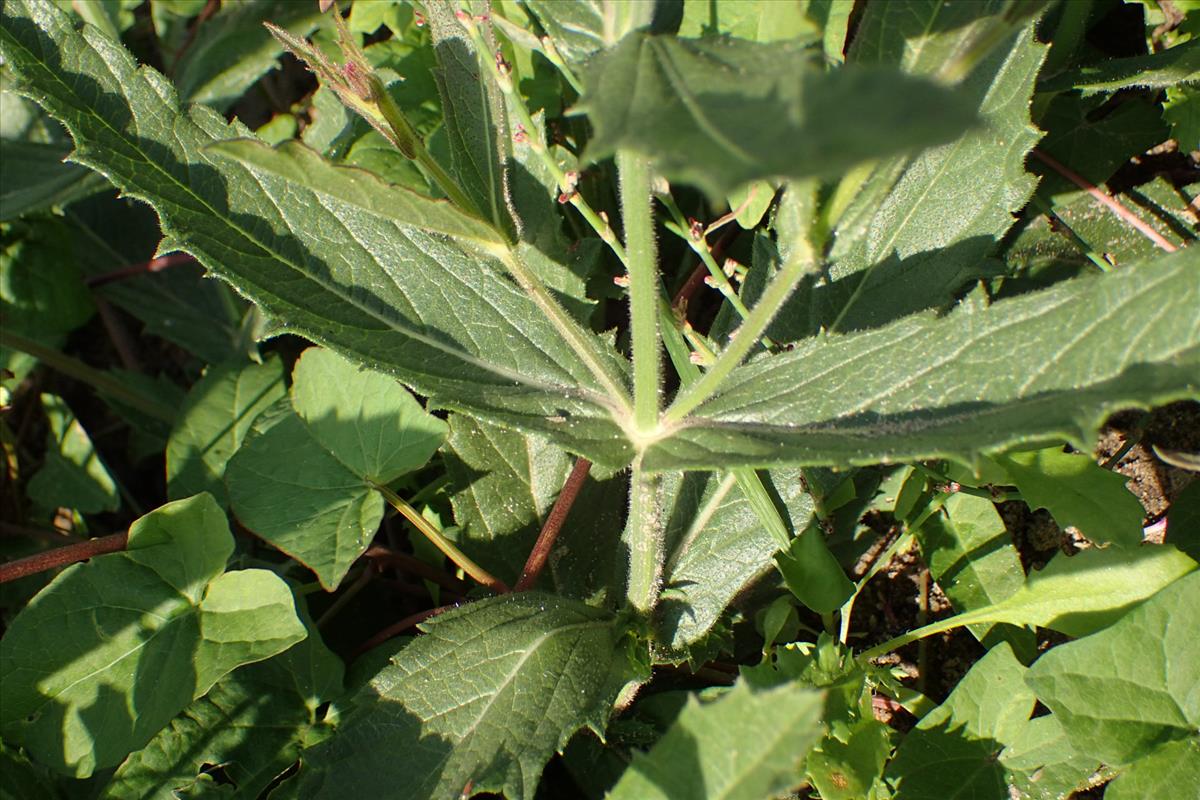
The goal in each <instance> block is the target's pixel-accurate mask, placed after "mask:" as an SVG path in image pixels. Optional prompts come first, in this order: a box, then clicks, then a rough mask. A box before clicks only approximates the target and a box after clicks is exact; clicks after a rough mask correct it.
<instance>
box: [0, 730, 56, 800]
mask: <svg viewBox="0 0 1200 800" xmlns="http://www.w3.org/2000/svg"><path fill="white" fill-rule="evenodd" d="M55 783H56V782H55V781H53V780H52V779H51V778H50V776H49V775H47V774H46V773H45V772H44V771H43V770H41V769H39V768H38V767H36V766H34V765H33V764H32V763H30V761H29V759H27V758H25V757H24V756H23V755H21V754H20V753H19V752H17V750H16V749H15V748H10V747H8V746H7V745H6V744H5V743H4V742H2V741H0V797H3V798H4V800H62V797H63V794H62V792H61V791H60V790H59V788H58V787H57V786H56V785H55Z"/></svg>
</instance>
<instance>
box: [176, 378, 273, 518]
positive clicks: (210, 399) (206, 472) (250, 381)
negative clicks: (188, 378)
mask: <svg viewBox="0 0 1200 800" xmlns="http://www.w3.org/2000/svg"><path fill="white" fill-rule="evenodd" d="M286 393H287V387H286V386H285V385H284V380H283V363H282V362H281V361H280V360H279V359H278V358H276V357H271V358H268V359H267V360H266V362H265V363H263V364H252V363H240V362H236V361H229V362H225V363H224V364H218V365H216V366H214V367H212V368H211V369H209V371H208V372H207V373H206V374H205V375H204V377H203V378H201V379H200V380H199V381H197V382H196V384H195V385H194V386H193V387H192V389H191V391H189V392H188V396H187V399H186V400H185V401H184V403H183V406H182V407H181V408H180V409H179V416H178V417H177V418H176V420H175V428H174V430H172V431H171V438H170V440H169V441H168V442H167V494H168V495H169V496H170V497H173V498H179V497H187V496H189V495H193V494H198V493H199V492H209V493H210V494H212V496H213V497H215V498H216V499H217V502H218V503H220V504H221V505H222V506H226V505H228V503H229V499H228V497H227V494H226V491H225V465H226V464H227V463H228V462H229V459H230V458H232V457H233V454H234V453H236V452H237V450H238V448H239V447H241V445H242V441H243V440H244V439H245V438H246V435H247V434H248V433H250V427H251V426H252V425H253V424H254V420H255V419H256V418H257V417H258V415H259V414H261V413H262V412H263V411H264V410H265V409H266V408H267V407H268V406H270V405H271V404H272V403H274V402H276V401H277V400H279V398H281V397H283V396H284V395H285V394H286Z"/></svg>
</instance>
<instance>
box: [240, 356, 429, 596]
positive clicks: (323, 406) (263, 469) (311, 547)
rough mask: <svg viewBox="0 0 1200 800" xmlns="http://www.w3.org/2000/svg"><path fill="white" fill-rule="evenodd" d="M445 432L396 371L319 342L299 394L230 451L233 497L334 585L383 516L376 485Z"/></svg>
mask: <svg viewBox="0 0 1200 800" xmlns="http://www.w3.org/2000/svg"><path fill="white" fill-rule="evenodd" d="M445 435H446V426H445V423H443V422H442V421H441V420H439V419H437V418H436V417H433V416H431V415H429V414H426V413H425V410H424V409H423V408H421V406H420V404H419V403H418V402H417V401H416V399H415V398H413V396H412V395H410V394H409V393H408V392H407V391H406V390H405V389H404V387H403V386H401V385H400V384H399V383H397V382H396V381H395V380H393V379H391V378H389V377H388V376H386V375H382V374H380V373H378V372H373V371H370V370H363V369H360V368H358V367H356V366H355V365H354V364H352V363H351V362H349V361H347V360H346V359H344V358H343V357H341V356H339V355H337V354H335V353H333V352H332V351H330V350H324V349H321V348H310V349H308V350H306V351H305V352H304V355H302V356H301V358H300V361H299V362H298V363H297V365H296V368H295V371H294V372H293V384H292V390H291V396H290V399H282V400H279V401H278V402H277V403H276V404H275V405H274V406H272V407H271V408H270V409H268V410H266V411H264V412H262V413H261V415H260V416H259V418H258V419H257V420H256V421H255V423H254V425H253V427H252V429H251V431H250V434H249V435H248V436H247V438H246V440H245V442H244V444H243V445H242V447H241V449H239V450H238V451H237V453H236V454H235V455H234V456H233V458H232V459H230V461H229V465H228V467H227V470H226V485H227V486H228V488H229V503H230V507H231V509H232V510H233V513H234V514H235V515H236V516H237V518H238V519H239V520H240V521H241V523H242V524H243V525H245V526H246V527H247V528H249V529H250V530H252V531H254V532H255V533H257V534H258V535H259V536H261V537H263V538H264V539H266V540H267V541H268V542H270V543H271V544H273V545H275V546H276V547H278V548H279V549H280V550H283V551H284V552H285V553H287V554H288V555H290V556H292V557H293V558H295V559H296V560H297V561H300V562H301V563H302V564H304V565H305V566H307V567H308V568H309V569H311V570H312V571H313V572H315V573H316V574H317V577H318V578H319V579H320V581H321V585H322V586H324V587H325V588H326V589H328V590H331V591H332V590H333V589H335V588H336V587H337V585H338V584H339V583H340V582H341V580H342V578H343V577H344V576H345V574H346V572H347V570H349V569H350V566H351V565H352V564H353V563H354V561H355V559H357V558H358V557H359V556H360V555H362V553H363V551H364V550H365V549H366V548H367V545H368V544H369V543H370V541H371V537H372V536H374V535H375V531H376V530H377V529H378V528H379V523H380V522H381V521H382V520H383V498H382V497H381V496H380V495H379V493H378V492H376V491H375V489H374V488H373V486H374V485H376V484H377V485H386V484H389V483H391V482H393V481H395V480H396V479H397V478H399V477H400V476H402V475H403V474H405V473H406V472H410V471H412V470H414V469H417V468H419V467H421V466H423V465H424V464H425V463H426V462H427V461H428V460H429V459H430V458H431V457H432V456H433V454H434V453H435V452H436V451H437V449H438V447H440V446H441V444H442V441H443V440H444V439H445Z"/></svg>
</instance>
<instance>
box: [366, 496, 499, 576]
mask: <svg viewBox="0 0 1200 800" xmlns="http://www.w3.org/2000/svg"><path fill="white" fill-rule="evenodd" d="M372 487H373V488H374V489H376V490H377V491H378V492H379V493H380V494H381V495H383V497H384V499H386V500H387V501H388V503H390V504H391V506H392V508H394V509H396V510H397V511H399V512H400V514H401V515H402V516H403V517H404V518H405V519H406V520H408V521H409V522H410V523H412V526H413V527H414V528H416V529H417V530H418V531H420V532H421V534H422V535H423V536H424V537H425V538H426V539H428V540H429V541H431V542H433V544H434V546H435V547H437V549H438V550H441V551H442V552H443V553H445V554H446V558H448V559H450V560H451V561H453V562H454V563H455V564H457V565H458V567H459V568H460V569H462V571H463V572H465V573H467V574H468V575H470V576H471V577H472V578H473V579H474V580H475V582H476V583H478V584H479V585H480V586H485V587H487V588H488V589H491V590H492V591H493V592H496V593H497V594H504V593H506V592H507V591H508V586H507V585H506V584H505V583H504V581H502V580H500V579H499V578H497V577H496V576H495V575H492V574H491V573H490V572H488V571H487V570H486V569H484V568H483V567H481V566H479V565H478V564H476V563H475V562H474V561H472V560H471V559H470V558H469V557H468V556H467V554H466V553H464V552H463V551H461V550H459V549H458V548H457V547H455V546H454V543H453V542H451V541H450V540H449V539H447V538H446V537H445V536H443V535H442V532H441V531H439V530H438V529H437V528H435V527H434V526H433V525H432V524H431V523H430V522H429V520H427V519H425V518H424V517H423V516H421V514H420V513H419V512H418V511H417V510H416V509H415V508H413V507H412V506H410V505H409V504H408V503H406V502H405V501H404V498H402V497H400V495H398V494H396V493H395V492H393V491H392V490H391V489H389V488H388V487H386V486H380V485H379V484H372Z"/></svg>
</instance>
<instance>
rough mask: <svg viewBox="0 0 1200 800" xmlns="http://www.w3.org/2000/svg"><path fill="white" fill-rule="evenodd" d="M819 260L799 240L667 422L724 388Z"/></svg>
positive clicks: (678, 399) (684, 392) (681, 394)
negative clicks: (730, 375)
mask: <svg viewBox="0 0 1200 800" xmlns="http://www.w3.org/2000/svg"><path fill="white" fill-rule="evenodd" d="M815 260H816V256H815V253H814V252H813V249H812V247H811V245H810V243H809V242H808V241H804V242H803V243H797V244H796V246H795V247H794V248H793V251H792V253H791V256H790V257H789V258H788V260H787V261H785V262H784V264H783V266H782V267H780V268H779V272H777V273H775V277H774V278H772V279H771V282H770V283H769V284H767V288H766V289H765V290H764V291H763V294H762V297H760V298H759V300H758V302H757V303H755V304H754V308H753V309H752V310H751V311H750V315H749V316H748V317H746V321H745V322H743V323H742V325H741V326H740V327H739V328H738V329H737V330H736V331H734V332H733V334H732V336H731V339H732V341H730V342H729V345H728V346H727V347H726V348H725V349H724V350H722V351H721V355H720V356H719V357H718V358H717V363H715V364H713V365H712V368H711V369H709V370H708V371H707V372H705V373H704V375H703V376H702V377H701V378H700V380H698V381H696V382H695V383H693V384H691V385H689V386H686V387H684V388H683V389H682V390H681V391H680V392H679V394H678V395H677V396H676V397H675V402H673V403H672V404H671V406H670V407H669V408H668V409H667V412H666V414H665V415H664V418H663V422H664V423H666V424H670V423H674V422H679V421H680V420H682V419H683V418H684V417H685V416H687V415H688V414H689V413H690V412H691V411H692V410H693V409H695V408H696V406H698V405H700V404H701V403H703V402H704V401H705V400H707V399H708V398H710V397H712V396H713V394H715V393H716V391H717V389H719V388H720V386H721V384H722V383H723V382H724V381H725V378H727V377H728V376H729V373H731V372H733V370H734V368H735V367H737V366H738V365H739V364H741V363H742V360H743V359H745V357H746V356H748V355H749V354H750V351H751V350H753V349H754V347H755V346H757V345H758V342H759V339H760V338H761V337H762V335H763V333H764V332H765V331H766V330H767V326H768V325H770V324H771V320H773V319H775V315H776V314H777V313H779V309H781V308H783V304H784V303H785V302H786V301H787V299H788V298H789V297H791V295H792V292H793V291H795V289H796V284H797V283H798V282H799V281H800V278H801V277H802V276H803V275H804V274H805V273H806V272H808V271H809V270H810V269H812V267H813V265H814V262H815Z"/></svg>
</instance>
